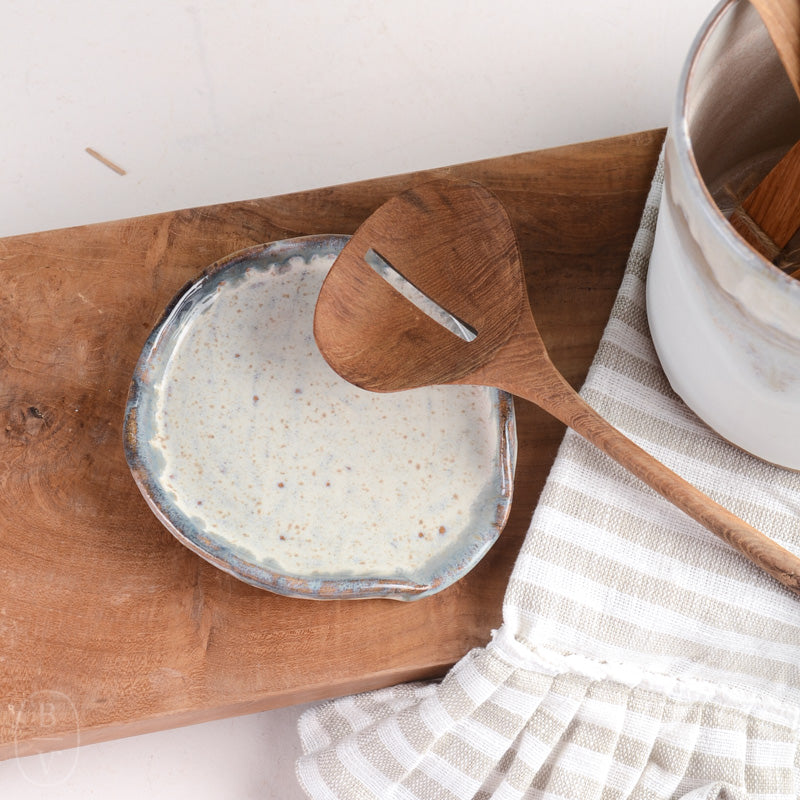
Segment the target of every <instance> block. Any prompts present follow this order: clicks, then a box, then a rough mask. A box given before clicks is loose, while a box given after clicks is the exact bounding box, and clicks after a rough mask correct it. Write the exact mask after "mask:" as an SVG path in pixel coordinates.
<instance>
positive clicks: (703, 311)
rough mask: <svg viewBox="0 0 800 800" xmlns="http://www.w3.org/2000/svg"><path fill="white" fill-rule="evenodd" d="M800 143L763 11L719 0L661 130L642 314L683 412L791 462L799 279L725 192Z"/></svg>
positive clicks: (795, 439) (798, 401)
mask: <svg viewBox="0 0 800 800" xmlns="http://www.w3.org/2000/svg"><path fill="white" fill-rule="evenodd" d="M798 139H800V102H799V101H798V99H797V97H796V96H795V94H794V92H793V90H792V87H791V84H790V83H789V81H788V78H787V77H786V75H785V73H784V71H783V68H782V67H781V64H780V61H779V60H778V57H777V54H776V53H775V51H774V48H773V46H772V43H771V41H770V39H769V37H768V34H767V32H766V29H765V28H764V26H763V24H762V23H761V20H760V17H759V16H758V14H757V13H756V11H755V10H754V9H753V7H752V6H751V4H750V3H749V2H748V1H747V0H724V2H722V3H720V4H719V5H718V6H717V7H716V9H715V10H714V11H713V12H712V14H711V15H710V16H709V18H708V20H707V21H706V23H705V25H704V26H703V28H702V30H701V31H700V33H699V34H698V36H697V38H696V39H695V42H694V44H693V46H692V49H691V51H690V53H689V56H688V59H687V62H686V65H685V67H684V70H683V74H682V76H681V81H680V87H679V91H678V96H677V102H676V105H675V109H674V112H673V117H672V120H671V123H670V128H669V131H668V134H667V140H666V144H665V185H664V193H663V195H662V200H661V207H660V211H659V219H658V225H657V231H656V237H655V243H654V247H653V254H652V258H651V261H650V269H649V273H648V279H647V310H648V318H649V322H650V329H651V333H652V337H653V342H654V344H655V347H656V351H657V353H658V356H659V358H660V360H661V363H662V366H663V368H664V371H665V373H666V375H667V378H668V379H669V381H670V383H671V385H672V387H673V389H674V390H675V391H676V393H677V394H678V395H679V396H680V397H681V398H682V399H683V400H684V402H685V403H686V404H687V405H688V406H689V408H691V409H692V410H693V411H694V412H695V413H696V414H697V415H698V416H699V417H700V418H701V419H702V420H704V421H705V422H706V423H707V424H708V425H709V426H710V427H711V428H713V429H714V430H715V431H717V432H718V433H719V434H720V435H721V436H723V437H724V438H725V439H727V440H728V441H730V442H732V443H734V444H736V445H738V446H739V447H741V448H743V449H744V450H747V451H748V452H750V453H752V454H754V455H756V456H759V457H760V458H763V459H765V460H767V461H770V462H773V463H775V464H779V465H781V466H784V467H789V468H792V469H800V280H797V279H795V278H792V277H790V276H788V275H786V274H785V273H784V272H782V271H781V270H780V269H778V268H777V267H776V266H774V265H773V264H771V263H769V262H768V261H767V260H766V259H764V258H763V257H761V256H760V255H758V254H757V253H756V252H755V251H754V250H752V249H751V248H750V247H749V246H748V245H747V244H746V243H745V241H744V240H743V239H742V238H741V237H740V236H739V235H738V234H737V233H736V232H735V231H734V230H733V228H732V227H731V226H730V224H729V223H728V221H727V219H726V217H725V214H724V208H725V204H724V201H723V200H720V197H724V196H725V190H724V188H723V187H725V186H729V187H732V188H733V189H734V191H735V190H737V187H738V186H739V185H740V184H741V183H742V181H743V180H747V179H748V178H749V180H750V182H751V184H752V182H753V181H754V180H756V179H758V178H759V177H760V176H763V175H764V174H766V172H767V171H768V169H770V168H771V167H772V165H773V164H774V163H776V162H777V160H778V159H779V158H780V156H781V155H782V154H783V153H784V152H785V151H786V150H788V149H789V147H790V146H791V145H792V144H794V143H795V142H796V141H797V140H798ZM714 197H716V198H717V199H718V201H719V204H718V203H717V202H715V200H714V199H713V198H714ZM721 209H723V210H721Z"/></svg>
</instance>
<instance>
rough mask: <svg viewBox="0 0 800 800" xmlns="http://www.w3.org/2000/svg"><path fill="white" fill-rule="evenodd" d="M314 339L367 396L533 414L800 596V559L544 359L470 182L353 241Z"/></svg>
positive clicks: (517, 276) (320, 310)
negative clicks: (448, 397)
mask: <svg viewBox="0 0 800 800" xmlns="http://www.w3.org/2000/svg"><path fill="white" fill-rule="evenodd" d="M375 253H377V254H379V259H378V260H379V261H381V262H382V263H388V264H389V265H391V266H392V267H394V269H395V270H397V271H398V272H399V273H401V274H402V276H403V277H404V278H405V279H406V280H407V281H409V282H410V283H411V284H413V285H414V286H415V287H416V288H417V289H419V290H420V291H421V292H423V293H424V294H425V295H427V297H429V298H431V299H432V300H434V301H435V302H436V303H437V304H438V305H439V306H441V307H442V308H443V309H445V310H446V311H447V312H449V313H450V314H451V315H453V316H455V317H456V318H458V320H460V321H461V322H462V323H465V324H463V325H461V327H462V328H463V329H465V330H467V329H470V328H471V329H473V330H474V331H476V332H477V336H476V337H475V338H474V340H472V341H466V340H465V339H463V338H461V337H460V336H457V335H455V334H454V333H452V332H451V331H450V330H447V329H446V328H444V327H443V326H442V325H441V324H439V323H438V322H435V321H434V320H433V319H432V318H431V317H430V316H428V314H427V313H425V312H423V311H421V310H420V309H419V308H417V306H416V305H413V304H412V303H411V302H409V301H408V300H407V299H406V298H405V297H403V296H402V295H401V294H400V293H399V292H398V291H397V290H396V289H395V288H393V286H392V285H390V283H389V282H388V281H387V280H385V279H384V277H382V276H381V275H379V274H378V272H377V271H376V270H375V269H374V268H373V267H372V266H370V265H369V264H367V261H366V259H367V258H369V259H370V260H371V261H372V262H374V260H375ZM314 336H315V338H316V341H317V345H318V346H319V349H320V351H321V353H322V355H323V356H324V358H325V359H326V361H327V362H328V363H329V364H330V365H331V367H333V369H334V370H335V371H336V372H338V373H339V374H340V375H341V376H342V377H343V378H345V379H346V380H348V381H350V382H351V383H354V384H356V385H357V386H360V387H362V388H364V389H369V390H372V391H378V392H392V391H399V390H403V389H411V388H415V387H419V386H427V385H434V384H475V385H484V386H495V387H498V388H500V389H504V390H506V391H508V392H510V393H511V394H514V395H517V396H519V397H522V398H525V399H527V400H530V401H531V402H533V403H536V404H537V405H539V406H540V407H541V408H543V409H544V410H545V411H548V412H549V413H550V414H552V415H553V416H555V417H557V418H558V419H559V420H561V421H562V422H563V423H565V424H566V425H568V426H569V427H571V428H573V429H574V430H575V431H577V432H578V433H580V434H581V435H582V436H584V437H585V438H586V439H588V440H589V441H590V442H592V443H593V444H595V445H596V446H597V447H598V448H600V450H602V451H603V452H605V453H607V454H608V455H609V456H611V457H612V458H613V459H615V460H616V461H617V462H619V464H621V465H622V466H623V467H625V468H626V469H628V470H630V471H631V472H632V473H633V474H634V475H636V476H638V477H639V478H640V479H641V480H643V481H644V482H645V483H646V484H647V485H648V486H650V487H651V488H653V489H655V490H656V491H657V492H659V493H660V494H661V495H663V496H664V497H665V498H666V499H667V500H669V501H670V502H672V503H674V504H675V505H676V506H677V507H678V508H680V509H682V510H683V511H685V512H686V513H687V514H688V515H689V516H690V517H692V518H693V519H695V520H697V521H698V522H699V523H701V524H702V525H704V526H705V527H706V528H708V529H709V530H710V531H712V532H713V533H715V534H716V535H717V536H719V537H721V538H722V539H724V540H725V541H726V542H728V543H729V544H731V545H732V546H733V547H735V548H736V549H737V550H739V552H741V553H742V554H743V555H744V556H746V557H747V558H748V559H750V561H752V562H753V563H754V564H756V565H758V566H759V567H761V568H762V569H763V570H765V571H766V572H768V573H769V574H770V575H772V576H773V577H774V578H776V579H777V580H778V581H780V582H781V583H782V584H784V585H785V586H786V587H788V588H789V589H791V590H792V591H794V592H795V593H798V594H800V558H798V557H797V556H795V555H794V554H793V553H791V552H789V551H788V550H786V549H784V548H783V547H781V546H780V545H778V544H777V543H776V542H774V541H772V540H771V539H769V538H768V537H767V536H765V535H764V534H762V533H760V532H759V531H757V530H756V529H755V528H753V527H751V526H750V525H748V524H747V523H745V522H744V521H743V520H741V519H739V518H738V517H737V516H735V515H734V514H732V513H731V512H730V511H727V510H726V509H725V508H723V507H722V506H720V505H719V504H717V503H715V502H714V501H713V500H711V499H710V498H708V497H706V496H705V495H704V494H703V493H702V492H700V491H699V490H698V489H696V488H695V487H694V486H692V485H691V484H689V483H688V482H687V481H685V480H683V478H681V477H679V476H678V475H676V474H675V473H674V472H672V471H671V470H670V469H668V468H667V467H665V466H664V465H663V464H661V463H660V462H659V461H657V460H656V459H654V458H653V457H652V456H651V455H649V454H648V453H646V452H645V451H644V450H642V449H641V448H640V447H638V446H637V445H636V444H634V443H633V442H632V441H630V439H628V438H627V437H625V436H624V435H623V434H621V433H620V432H619V431H618V430H617V429H616V428H614V427H613V426H612V425H610V424H609V423H608V422H607V421H606V420H605V419H603V418H602V417H601V416H600V415H599V414H598V413H597V412H596V411H594V409H592V408H591V407H590V406H589V405H588V404H587V403H586V402H585V401H584V400H583V399H582V398H581V397H580V396H579V395H578V394H577V393H576V392H575V390H574V389H573V388H572V387H571V386H570V384H569V383H568V382H567V380H566V379H565V378H564V377H563V376H562V375H561V373H560V372H559V371H558V370H557V369H556V368H555V366H554V365H553V363H552V361H551V360H550V358H549V356H548V354H547V351H546V349H545V346H544V342H543V341H542V339H541V337H540V335H539V332H538V330H537V328H536V323H535V321H534V318H533V313H532V311H531V307H530V305H529V302H528V295H527V290H526V287H525V280H524V274H523V269H522V261H521V257H520V252H519V247H518V244H517V240H516V237H515V234H514V231H513V228H512V226H511V222H510V220H509V218H508V216H507V214H506V212H505V209H504V208H503V207H502V205H501V204H500V202H499V201H498V200H497V198H496V197H495V196H494V195H493V194H491V193H490V192H489V191H488V190H487V189H485V188H483V187H481V186H480V185H478V184H475V183H454V182H450V181H445V180H439V181H434V182H431V183H426V184H424V185H422V186H419V187H417V188H414V189H411V190H409V191H406V192H404V193H403V194H401V195H398V196H397V197H395V198H393V199H391V200H389V201H388V202H387V203H385V204H384V205H383V206H381V207H380V208H379V209H378V210H377V211H376V212H375V213H374V214H373V215H372V216H371V217H370V218H369V219H367V220H366V221H365V222H364V223H363V225H361V227H360V228H359V229H358V231H356V233H355V235H354V236H353V238H352V239H351V240H350V242H349V243H348V244H347V245H346V246H345V248H344V249H343V250H342V252H341V253H340V255H339V257H338V258H337V259H336V261H335V263H334V265H333V267H332V268H331V270H330V272H329V273H328V276H327V277H326V279H325V282H324V284H323V286H322V289H321V291H320V295H319V298H318V300H317V307H316V311H315V316H314Z"/></svg>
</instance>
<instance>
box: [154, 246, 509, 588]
mask: <svg viewBox="0 0 800 800" xmlns="http://www.w3.org/2000/svg"><path fill="white" fill-rule="evenodd" d="M333 258H334V257H333V256H330V257H326V258H319V257H315V258H313V259H311V260H310V261H309V262H305V261H303V260H302V259H295V260H293V261H292V264H291V269H276V268H271V269H252V270H248V271H247V272H246V273H245V274H243V275H242V276H241V278H240V279H237V280H235V281H230V282H228V284H227V285H224V284H220V286H219V288H218V291H216V292H215V293H214V295H213V301H212V302H210V303H208V304H206V305H205V306H204V308H203V310H202V312H201V313H198V314H196V315H195V316H194V317H193V318H191V319H189V320H188V321H187V322H186V327H185V330H184V331H183V333H182V336H181V339H180V341H179V342H178V344H177V345H176V346H175V349H174V352H173V353H172V355H171V358H170V361H169V364H168V366H167V368H166V370H165V372H164V375H163V378H162V381H161V383H160V386H159V387H158V391H157V407H156V414H155V418H156V430H155V433H154V436H153V438H152V440H151V446H152V447H153V448H154V449H156V450H158V451H160V453H161V455H162V456H163V464H164V466H163V469H162V472H161V476H160V480H161V481H162V482H163V484H164V485H165V487H166V488H167V489H168V490H169V491H170V492H171V493H172V494H173V495H174V497H175V498H176V503H177V505H178V506H179V507H181V508H183V509H190V508H191V509H192V511H191V515H192V517H193V519H196V520H199V522H200V524H202V526H203V529H204V531H205V534H206V535H208V536H214V537H217V538H220V539H224V540H226V541H228V542H230V544H231V545H232V546H234V547H236V548H241V549H245V550H246V551H248V552H249V553H251V554H252V556H253V558H254V560H256V561H264V560H269V561H270V562H272V563H276V564H277V565H278V566H279V567H280V568H281V569H283V570H285V571H286V573H288V574H292V575H309V576H310V575H315V574H325V575H337V574H342V575H346V574H353V573H358V574H361V575H392V574H397V573H398V572H400V571H402V572H404V573H405V572H407V571H408V570H415V569H419V568H421V567H423V566H424V565H425V564H428V563H430V562H431V561H432V560H435V559H437V558H439V557H443V556H444V554H445V553H446V552H447V551H448V548H450V547H452V545H453V543H454V542H456V541H458V539H459V537H463V536H464V535H465V533H466V534H467V535H468V533H469V531H468V530H467V528H468V526H469V524H470V521H471V516H472V515H471V512H470V508H471V505H472V503H473V502H475V501H476V499H477V498H479V497H480V496H481V495H482V493H485V491H486V487H487V486H489V487H491V486H493V485H494V483H495V481H496V478H497V474H498V469H499V467H498V464H497V454H498V449H499V446H498V442H499V435H500V434H499V431H498V426H497V416H496V412H495V411H494V409H493V400H492V393H491V390H488V389H483V388H479V387H467V386H464V387H454V386H453V387H427V388H423V389H415V390H413V391H408V392H400V393H394V394H374V393H371V392H366V391H363V390H361V389H358V388H356V387H354V386H352V385H350V384H348V383H346V382H345V381H344V380H342V379H341V378H339V377H338V375H336V374H335V373H334V372H333V371H332V370H331V369H330V367H329V366H328V365H327V364H326V363H325V361H324V360H323V359H322V357H321V356H320V355H319V353H318V351H317V349H316V346H315V344H314V340H313V334H312V320H313V313H314V304H315V302H316V297H317V294H318V293H319V289H320V286H321V284H322V280H323V278H324V276H325V274H326V272H327V269H328V268H329V267H330V264H331V263H332V262H333ZM231 356H232V357H231ZM243 356H246V357H243ZM279 476H280V480H278V479H277V478H278V477H279ZM459 498H465V499H464V500H463V501H462V500H460V499H459Z"/></svg>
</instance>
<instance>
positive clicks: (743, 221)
mask: <svg viewBox="0 0 800 800" xmlns="http://www.w3.org/2000/svg"><path fill="white" fill-rule="evenodd" d="M750 2H751V3H752V4H753V6H755V8H756V10H757V11H758V13H759V15H760V16H761V19H762V20H763V22H764V25H765V26H766V28H767V30H768V31H769V35H770V38H771V39H772V41H773V43H774V45H775V49H776V50H777V51H778V56H779V57H780V60H781V63H782V64H783V67H784V69H785V70H786V74H787V75H788V76H789V80H790V81H791V83H792V86H793V87H794V90H795V93H796V94H797V96H798V97H799V98H800V2H798V0H750ZM731 224H732V225H733V227H734V228H735V229H736V230H737V231H738V233H739V234H740V235H741V236H742V237H743V238H744V239H745V241H747V243H748V244H749V245H750V246H751V247H753V248H754V249H755V250H757V251H758V252H759V253H761V254H762V255H763V256H764V257H765V258H766V259H767V260H769V261H774V260H775V259H776V258H777V257H778V255H779V254H780V252H781V251H782V250H783V248H784V247H786V245H787V244H788V242H789V240H790V239H791V238H792V236H794V234H795V233H796V232H797V230H798V228H800V142H798V143H797V144H795V145H794V147H792V148H791V149H790V150H789V152H788V153H787V154H786V155H785V156H784V157H783V158H782V159H781V160H780V161H779V162H778V163H777V165H776V166H775V167H773V169H772V170H771V171H770V173H769V174H768V175H767V176H766V177H765V178H764V179H763V180H762V181H761V183H760V184H759V185H758V186H757V187H756V188H755V189H754V190H753V191H752V192H751V193H750V195H749V196H748V197H747V198H745V200H744V202H743V203H742V205H741V208H737V209H736V210H735V211H734V212H733V214H732V215H731Z"/></svg>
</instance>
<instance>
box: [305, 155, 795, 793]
mask: <svg viewBox="0 0 800 800" xmlns="http://www.w3.org/2000/svg"><path fill="white" fill-rule="evenodd" d="M662 185H663V164H660V165H659V169H658V172H657V173H656V176H655V178H654V181H653V185H652V189H651V192H650V195H649V197H648V200H647V205H646V208H645V210H644V214H643V218H642V223H641V227H640V230H639V232H638V235H637V237H636V241H635V243H634V245H633V249H632V252H631V255H630V259H629V262H628V266H627V270H626V273H625V277H624V280H623V283H622V286H621V289H620V292H619V295H618V298H617V300H616V303H615V306H614V309H613V312H612V315H611V319H610V321H609V323H608V326H607V328H606V331H605V333H604V336H603V339H602V342H601V344H600V348H599V351H598V353H597V356H596V358H595V360H594V362H593V365H592V368H591V370H590V373H589V376H588V378H587V381H586V384H585V386H584V387H583V389H582V394H583V396H584V397H585V398H586V400H587V401H588V402H589V403H590V404H591V405H593V406H594V407H595V408H596V409H597V410H598V411H599V412H600V413H601V414H603V415H604V416H605V417H606V418H608V419H609V420H610V421H611V422H612V423H613V424H614V425H616V426H617V427H619V428H620V429H622V430H623V431H624V432H625V433H626V434H627V435H628V436H630V437H631V438H632V439H634V440H636V441H637V442H638V443H639V444H641V445H642V446H643V447H644V448H645V449H647V450H649V451H650V452H651V453H653V454H654V455H655V456H656V457H657V458H659V459H660V460H661V461H663V462H665V463H666V464H668V465H669V466H670V467H671V468H672V469H674V470H675V471H677V472H678V473H680V474H682V475H683V476H684V477H685V478H687V479H688V480H689V481H691V482H692V483H694V484H695V485H696V486H698V487H699V488H701V489H702V490H703V491H704V492H706V493H707V494H709V495H710V496H712V497H713V498H714V499H716V500H717V501H719V502H720V503H722V504H723V505H724V506H726V507H728V508H730V509H731V510H732V511H733V512H735V513H736V514H738V515H739V516H741V517H743V518H744V519H746V520H747V521H748V522H750V523H751V524H753V525H755V527H757V528H758V529H760V530H762V531H767V532H769V533H770V534H771V535H772V536H774V537H775V538H776V539H778V540H779V541H781V543H782V544H784V546H786V547H789V548H790V549H793V550H794V551H795V552H800V474H797V473H794V472H790V471H787V470H781V469H778V468H776V467H773V466H770V465H768V464H765V463H763V462H761V461H759V460H757V459H755V458H752V457H750V456H748V455H747V454H745V453H743V452H741V451H739V450H737V449H736V448H734V447H732V446H730V445H729V444H727V443H726V442H724V441H722V440H721V439H720V438H719V437H718V436H717V435H715V434H714V433H713V432H712V431H710V430H709V429H708V428H707V427H706V426H705V425H703V424H702V423H701V422H700V421H699V420H698V419H697V418H696V417H695V416H694V415H693V414H692V413H691V412H690V411H689V410H688V409H687V408H686V407H685V406H684V405H683V404H682V403H681V401H680V400H679V399H678V398H677V397H676V396H675V394H674V393H673V392H672V391H671V389H670V387H669V385H668V383H667V381H666V379H665V377H664V375H663V373H662V371H661V368H660V366H659V363H658V360H657V358H656V355H655V352H654V350H653V346H652V342H651V340H650V335H649V330H648V326H647V318H646V313H645V299H644V298H645V278H646V273H647V264H648V258H649V254H650V250H651V248H652V243H653V235H654V232H655V226H656V219H657V216H658V205H659V200H660V196H661V191H662ZM299 730H300V737H301V740H302V744H303V749H304V755H303V756H302V757H301V758H300V760H299V761H298V764H297V775H298V778H299V781H300V784H301V785H302V786H303V788H304V789H305V791H306V792H307V794H308V795H309V797H311V798H318V799H319V800H322V799H323V798H325V799H326V800H328V799H330V800H333V798H339V799H344V798H347V799H348V800H350V799H352V800H368V799H370V800H372V799H373V798H380V800H433V799H434V798H442V799H443V800H455V799H459V800H461V799H463V800H466V798H475V799H476V800H477V799H478V798H481V799H482V798H495V800H500V799H501V798H502V800H511V798H579V799H582V798H602V800H612V799H614V798H642V800H644V799H645V798H647V800H655V799H656V798H684V800H689V798H691V799H692V800H700V798H704V799H705V798H709V799H710V798H727V799H728V800H731V798H745V797H747V798H771V800H777V798H790V797H791V798H794V797H797V796H798V792H799V791H800V748H799V747H798V743H799V742H800V598H797V597H795V596H794V595H792V594H790V593H789V592H788V591H787V590H785V589H784V588H783V587H781V586H780V585H779V584H777V583H776V582H775V581H773V580H772V579H771V578H769V577H768V576H767V575H765V574H763V573H762V572H760V571H759V570H758V569H757V568H755V567H754V566H752V565H751V564H750V563H749V562H748V561H746V560H745V559H744V558H742V557H741V556H739V555H738V554H737V553H736V552H734V551H733V550H732V549H731V548H730V547H728V546H727V545H726V544H724V543H723V542H722V541H720V540H719V539H717V538H715V537H714V536H713V535H712V534H710V533H708V532H707V531H706V530H705V529H704V528H702V527H700V526H699V525H698V524H696V523H694V522H693V521H691V520H690V519H689V518H688V517H686V516H685V515H683V514H682V513H681V512H680V511H678V510H677V509H675V508H674V507H672V506H671V505H670V504H669V503H667V502H666V501H664V500H663V499H662V498H660V497H659V496H657V495H656V494H655V493H654V492H652V491H650V490H649V489H648V488H646V487H645V486H644V485H643V484H641V483H640V482H639V481H638V480H636V479H635V478H633V477H631V476H630V475H629V474H627V473H626V472H625V471H624V470H622V469H621V468H620V467H618V466H617V465H616V464H615V463H613V462H612V461H611V460H610V459H608V458H607V457H606V456H604V455H603V454H601V453H600V452H599V451H597V450H596V449H595V448H593V447H592V446H591V445H589V444H587V443H586V442H585V441H584V440H582V439H581V438H580V437H579V436H577V435H576V434H574V433H572V432H571V431H570V432H568V433H567V434H566V436H565V438H564V441H563V443H562V445H561V448H560V450H559V454H558V457H557V459H556V462H555V464H554V466H553V469H552V471H551V474H550V476H549V478H548V481H547V485H546V487H545V489H544V492H543V494H542V497H541V500H540V502H539V505H538V508H537V509H536V512H535V514H534V516H533V520H532V522H531V526H530V530H529V532H528V535H527V537H526V540H525V542H524V545H523V548H522V551H521V553H520V556H519V558H518V561H517V563H516V565H515V568H514V571H513V574H512V576H511V580H510V583H509V586H508V590H507V593H506V596H505V602H504V607H503V625H502V627H501V628H500V630H498V631H496V632H495V634H494V637H493V639H492V641H491V642H490V643H488V644H487V646H486V647H485V648H479V649H475V650H473V651H471V652H470V653H468V654H467V655H466V656H464V658H463V659H462V660H461V661H460V662H459V663H458V664H456V666H455V667H453V669H452V670H451V671H450V673H449V674H448V675H447V676H446V677H445V678H444V679H443V680H442V681H441V682H438V683H428V684H407V685H403V686H397V687H394V688H391V689H385V690H381V691H377V692H369V693H366V694H362V695H358V696H355V697H346V698H343V699H340V700H334V701H331V702H328V703H325V704H323V705H320V706H318V707H314V708H312V709H310V710H309V711H307V712H306V713H305V714H304V715H303V716H302V718H301V720H300V724H299Z"/></svg>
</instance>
